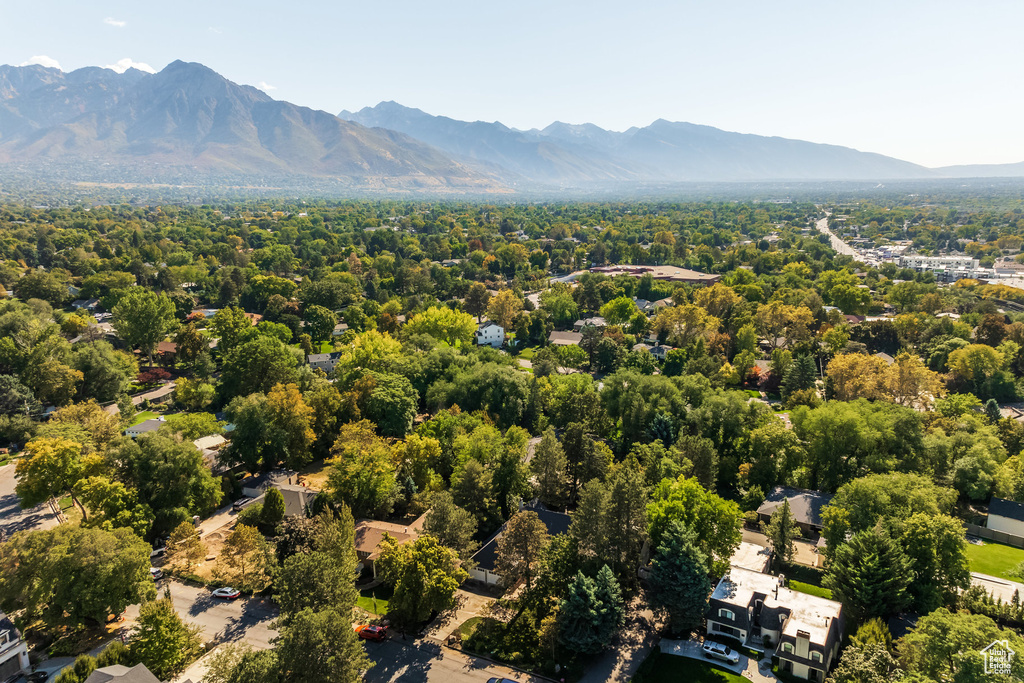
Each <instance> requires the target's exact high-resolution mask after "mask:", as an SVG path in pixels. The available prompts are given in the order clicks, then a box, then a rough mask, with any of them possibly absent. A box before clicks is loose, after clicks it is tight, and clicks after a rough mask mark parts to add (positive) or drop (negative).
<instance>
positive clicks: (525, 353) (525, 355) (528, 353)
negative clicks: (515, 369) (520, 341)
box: [517, 346, 537, 360]
mask: <svg viewBox="0 0 1024 683" xmlns="http://www.w3.org/2000/svg"><path fill="white" fill-rule="evenodd" d="M536 355H537V349H536V348H534V347H532V346H530V347H527V348H525V349H523V350H522V351H520V352H519V353H518V354H517V357H518V358H522V359H524V360H533V357H534V356H536Z"/></svg>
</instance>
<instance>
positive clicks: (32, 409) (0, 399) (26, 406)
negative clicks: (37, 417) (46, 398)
mask: <svg viewBox="0 0 1024 683" xmlns="http://www.w3.org/2000/svg"><path fill="white" fill-rule="evenodd" d="M41 411H42V406H41V405H40V403H39V401H37V400H36V397H35V395H33V393H32V390H31V389H29V388H28V387H27V386H25V385H24V384H22V383H21V382H20V381H18V378H17V377H14V376H13V375H0V415H31V414H33V413H38V412H41Z"/></svg>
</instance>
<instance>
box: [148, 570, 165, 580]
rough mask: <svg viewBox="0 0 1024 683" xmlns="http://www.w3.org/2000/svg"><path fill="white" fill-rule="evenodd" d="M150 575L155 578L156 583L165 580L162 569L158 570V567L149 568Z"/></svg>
mask: <svg viewBox="0 0 1024 683" xmlns="http://www.w3.org/2000/svg"><path fill="white" fill-rule="evenodd" d="M149 575H150V576H152V577H153V580H154V581H159V580H160V579H162V578H164V573H163V571H162V570H160V569H157V568H156V567H150V568H149Z"/></svg>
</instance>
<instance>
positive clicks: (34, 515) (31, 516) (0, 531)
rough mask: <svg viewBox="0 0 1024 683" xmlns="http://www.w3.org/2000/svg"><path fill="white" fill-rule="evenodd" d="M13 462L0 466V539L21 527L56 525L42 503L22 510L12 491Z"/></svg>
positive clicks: (13, 480)
mask: <svg viewBox="0 0 1024 683" xmlns="http://www.w3.org/2000/svg"><path fill="white" fill-rule="evenodd" d="M16 483H17V481H16V480H15V478H14V463H13V462H11V463H8V464H6V465H4V466H3V467H0V540H3V539H5V538H7V537H8V536H10V535H11V534H13V533H14V532H15V531H21V530H23V529H49V528H51V527H55V526H57V518H56V517H54V516H53V513H52V512H51V511H50V507H49V506H48V505H47V504H46V503H43V504H42V505H39V506H37V507H34V508H32V509H30V510H22V509H21V506H19V505H18V496H17V494H15V493H14V486H15V484H16Z"/></svg>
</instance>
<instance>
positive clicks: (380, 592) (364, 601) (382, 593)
mask: <svg viewBox="0 0 1024 683" xmlns="http://www.w3.org/2000/svg"><path fill="white" fill-rule="evenodd" d="M391 592H392V591H391V589H390V588H388V587H387V586H377V587H376V588H369V589H366V590H361V591H359V599H358V600H356V606H357V607H361V608H362V609H364V610H366V611H367V612H369V613H371V614H376V615H377V616H384V615H385V614H387V613H388V599H389V598H390V597H391ZM374 598H376V604H375V602H374Z"/></svg>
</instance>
